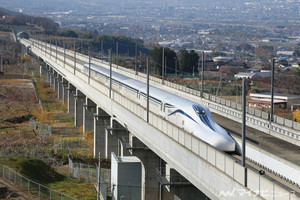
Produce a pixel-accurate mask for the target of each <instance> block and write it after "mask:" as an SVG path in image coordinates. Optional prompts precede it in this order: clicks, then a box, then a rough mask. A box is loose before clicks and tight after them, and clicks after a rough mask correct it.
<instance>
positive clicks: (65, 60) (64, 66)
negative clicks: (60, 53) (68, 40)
mask: <svg viewBox="0 0 300 200" xmlns="http://www.w3.org/2000/svg"><path fill="white" fill-rule="evenodd" d="M63 46H64V67H66V44H65V41H64V40H63Z"/></svg>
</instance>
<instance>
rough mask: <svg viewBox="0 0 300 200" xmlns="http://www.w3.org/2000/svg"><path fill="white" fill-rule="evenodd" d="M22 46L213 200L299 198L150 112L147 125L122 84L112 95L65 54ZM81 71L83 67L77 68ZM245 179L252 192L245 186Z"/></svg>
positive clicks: (103, 82)
mask: <svg viewBox="0 0 300 200" xmlns="http://www.w3.org/2000/svg"><path fill="white" fill-rule="evenodd" d="M20 42H21V43H22V44H24V45H25V46H27V47H30V51H31V52H32V53H33V54H35V55H36V56H38V57H40V58H41V59H43V60H44V62H46V63H47V65H48V66H49V67H50V68H51V70H53V72H55V73H56V74H58V75H59V76H61V77H62V82H63V81H66V82H68V83H69V84H71V85H73V86H74V87H75V88H76V89H77V90H79V91H80V92H82V93H84V95H85V96H87V97H88V98H89V99H91V100H92V101H93V102H94V103H95V104H96V105H97V107H101V108H102V109H103V110H104V111H105V112H106V113H108V114H109V115H110V116H114V117H115V119H116V120H117V121H118V122H119V123H120V124H122V125H123V126H124V127H125V128H126V129H128V131H129V132H130V133H132V134H133V135H134V136H135V137H137V138H138V139H139V140H140V141H142V142H143V143H144V144H145V145H146V146H147V147H148V148H150V149H151V150H152V151H153V152H155V153H156V154H157V155H159V157H161V158H162V159H163V160H164V161H165V162H166V163H167V164H168V166H170V168H174V169H176V171H178V172H179V173H180V174H181V175H182V176H184V177H185V178H186V179H187V180H188V181H189V182H190V183H192V184H193V185H195V186H196V187H197V188H198V189H199V190H201V191H202V192H203V193H205V195H207V196H208V197H209V198H210V199H240V198H241V197H242V198H243V199H263V198H266V199H298V197H297V195H298V194H297V191H296V193H295V194H294V193H293V192H290V191H291V189H290V188H288V187H287V186H284V185H282V183H278V182H276V181H274V180H273V179H271V178H270V177H267V176H264V175H261V174H259V173H258V170H256V169H254V168H251V167H249V168H248V170H247V171H245V169H244V168H243V167H242V166H241V164H240V162H239V161H238V160H237V159H235V158H234V157H232V156H230V155H228V154H225V153H223V152H220V151H218V150H216V149H215V148H213V147H212V146H210V145H208V144H206V143H205V142H203V141H201V140H199V139H198V138H196V137H194V136H193V135H191V134H190V133H188V132H186V131H184V130H183V129H181V128H179V127H177V126H176V125H175V124H172V123H170V122H168V121H166V120H165V119H163V118H162V117H161V116H159V115H157V114H156V113H153V112H151V110H150V113H149V116H150V118H149V119H150V120H149V123H147V122H146V110H145V108H144V107H142V106H141V105H139V104H137V103H135V102H134V101H132V100H130V97H129V96H126V95H125V96H123V95H122V94H121V93H120V86H119V85H118V84H117V83H113V87H112V93H111V94H109V84H108V80H106V79H103V77H99V76H97V74H93V73H92V74H85V73H83V72H82V71H79V70H77V69H76V68H74V64H75V62H74V60H70V59H68V58H66V57H65V56H63V55H61V54H58V55H57V56H56V55H55V56H53V55H50V54H51V53H50V54H49V52H48V53H47V52H43V51H42V50H41V48H40V47H39V45H33V44H32V43H31V42H30V41H28V40H24V39H21V40H20ZM70 54H71V53H70ZM70 56H71V55H70ZM100 62H101V61H100ZM76 65H79V64H78V62H77V63H76ZM114 70H116V69H114ZM110 96H111V98H109V97H110ZM245 173H246V174H247V177H248V184H247V187H245V186H244V183H245ZM266 191H267V192H266ZM293 191H294V190H293ZM278 194H280V195H278Z"/></svg>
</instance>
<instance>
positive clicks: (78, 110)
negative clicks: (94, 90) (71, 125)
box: [74, 90, 85, 127]
mask: <svg viewBox="0 0 300 200" xmlns="http://www.w3.org/2000/svg"><path fill="white" fill-rule="evenodd" d="M74 97H75V116H74V117H75V126H76V127H80V126H82V125H83V103H84V102H85V96H84V94H83V93H82V92H80V91H79V90H76V95H74Z"/></svg>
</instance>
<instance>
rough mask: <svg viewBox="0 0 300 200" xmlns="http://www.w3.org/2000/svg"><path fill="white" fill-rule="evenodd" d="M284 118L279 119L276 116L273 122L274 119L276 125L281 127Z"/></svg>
mask: <svg viewBox="0 0 300 200" xmlns="http://www.w3.org/2000/svg"><path fill="white" fill-rule="evenodd" d="M284 120H285V119H284V118H282V117H279V116H276V121H275V119H274V121H275V122H276V123H277V124H281V125H283V124H284Z"/></svg>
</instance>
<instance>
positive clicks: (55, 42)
mask: <svg viewBox="0 0 300 200" xmlns="http://www.w3.org/2000/svg"><path fill="white" fill-rule="evenodd" d="M55 61H57V39H56V40H55Z"/></svg>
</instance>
